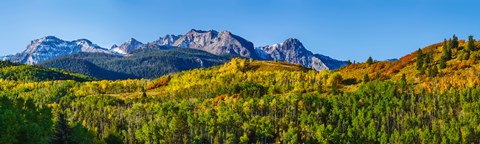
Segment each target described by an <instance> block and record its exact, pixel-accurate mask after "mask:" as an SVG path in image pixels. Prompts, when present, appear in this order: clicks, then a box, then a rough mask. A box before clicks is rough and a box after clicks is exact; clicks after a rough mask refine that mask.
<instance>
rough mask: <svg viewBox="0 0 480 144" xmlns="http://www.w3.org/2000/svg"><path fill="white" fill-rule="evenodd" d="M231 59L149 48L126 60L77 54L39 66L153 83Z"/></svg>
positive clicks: (206, 53) (125, 57) (91, 54)
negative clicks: (168, 76)
mask: <svg viewBox="0 0 480 144" xmlns="http://www.w3.org/2000/svg"><path fill="white" fill-rule="evenodd" d="M231 58H233V56H229V55H224V56H218V55H214V54H210V53H208V52H205V51H202V50H196V49H189V48H179V49H166V48H159V47H154V46H149V47H146V48H143V49H140V50H137V51H134V52H133V53H132V54H131V55H129V56H118V55H111V54H104V53H77V54H72V55H66V56H63V57H60V58H56V59H52V60H47V61H45V62H42V63H39V64H38V65H39V66H44V67H50V68H58V69H62V70H66V71H69V72H74V73H80V74H84V75H87V76H91V77H95V78H97V79H108V80H119V79H138V78H147V79H154V78H158V77H160V76H162V75H166V74H170V73H176V72H180V71H184V70H190V69H194V68H202V67H211V66H215V65H220V64H223V63H225V62H228V60H229V59H231Z"/></svg>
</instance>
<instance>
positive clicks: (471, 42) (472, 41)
mask: <svg viewBox="0 0 480 144" xmlns="http://www.w3.org/2000/svg"><path fill="white" fill-rule="evenodd" d="M467 47H468V50H470V51H475V39H473V36H472V35H470V36H468V46H467Z"/></svg>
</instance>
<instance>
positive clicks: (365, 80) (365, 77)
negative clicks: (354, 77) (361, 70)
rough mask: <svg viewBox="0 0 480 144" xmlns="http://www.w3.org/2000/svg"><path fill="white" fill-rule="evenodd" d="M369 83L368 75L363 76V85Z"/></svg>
mask: <svg viewBox="0 0 480 144" xmlns="http://www.w3.org/2000/svg"><path fill="white" fill-rule="evenodd" d="M369 81H370V77H369V76H368V74H365V75H363V83H367V82H369Z"/></svg>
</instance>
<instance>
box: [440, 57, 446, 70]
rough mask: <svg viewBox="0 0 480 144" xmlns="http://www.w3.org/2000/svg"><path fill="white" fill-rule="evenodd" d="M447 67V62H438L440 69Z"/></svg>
mask: <svg viewBox="0 0 480 144" xmlns="http://www.w3.org/2000/svg"><path fill="white" fill-rule="evenodd" d="M446 67H447V62H446V61H445V60H443V59H441V60H440V68H441V69H444V68H446Z"/></svg>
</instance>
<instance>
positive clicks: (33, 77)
mask: <svg viewBox="0 0 480 144" xmlns="http://www.w3.org/2000/svg"><path fill="white" fill-rule="evenodd" d="M0 79H4V80H12V81H46V80H75V81H88V80H93V78H91V77H87V76H84V75H81V74H74V73H68V72H66V71H63V70H59V69H51V68H44V67H40V66H31V65H24V64H20V63H12V62H10V61H0Z"/></svg>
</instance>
